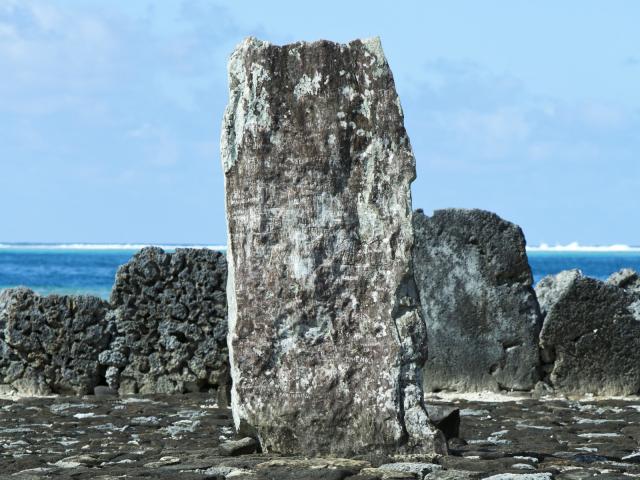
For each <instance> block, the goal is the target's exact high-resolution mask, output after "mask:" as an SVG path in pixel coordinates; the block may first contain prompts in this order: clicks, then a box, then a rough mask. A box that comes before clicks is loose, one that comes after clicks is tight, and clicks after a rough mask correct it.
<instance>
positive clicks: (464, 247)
mask: <svg viewBox="0 0 640 480" xmlns="http://www.w3.org/2000/svg"><path fill="white" fill-rule="evenodd" d="M413 226H414V232H415V246H414V250H413V256H414V268H415V275H416V284H417V287H418V291H419V292H420V302H421V305H422V313H423V315H424V318H425V321H426V324H427V342H428V352H429V358H428V360H427V363H426V365H425V369H424V385H425V389H428V390H435V391H437V390H442V389H448V390H457V391H474V390H498V389H507V390H512V389H514V390H528V389H531V388H532V387H533V386H534V384H535V382H536V381H537V380H538V368H539V355H538V346H537V343H538V332H539V331H540V312H539V308H538V303H537V301H536V296H535V292H534V290H533V287H532V282H533V277H532V275H531V268H530V267H529V263H528V260H527V253H526V250H525V239H524V235H523V233H522V230H521V229H520V228H519V227H518V226H517V225H514V224H513V223H510V222H507V221H505V220H503V219H501V218H500V217H498V216H497V215H495V214H493V213H490V212H486V211H483V210H464V209H446V210H438V211H436V212H435V213H434V214H433V216H431V217H428V216H426V215H425V214H424V213H422V211H420V210H418V211H416V212H415V214H414V217H413Z"/></svg>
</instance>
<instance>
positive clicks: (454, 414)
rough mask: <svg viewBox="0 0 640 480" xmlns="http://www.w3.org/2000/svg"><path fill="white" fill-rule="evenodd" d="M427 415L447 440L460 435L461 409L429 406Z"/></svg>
mask: <svg viewBox="0 0 640 480" xmlns="http://www.w3.org/2000/svg"><path fill="white" fill-rule="evenodd" d="M427 415H429V419H430V420H431V422H432V423H433V424H434V425H435V426H436V427H437V428H438V430H440V431H441V432H442V434H443V435H444V437H445V438H446V439H447V441H448V440H449V439H452V438H456V437H458V435H460V409H459V408H453V407H444V406H442V405H427Z"/></svg>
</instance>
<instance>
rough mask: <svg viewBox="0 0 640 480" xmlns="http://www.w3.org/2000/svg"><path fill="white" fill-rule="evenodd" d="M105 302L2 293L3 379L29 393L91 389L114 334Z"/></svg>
mask: <svg viewBox="0 0 640 480" xmlns="http://www.w3.org/2000/svg"><path fill="white" fill-rule="evenodd" d="M107 307H108V305H107V303H106V302H104V301H102V300H100V299H99V298H97V297H90V296H58V295H50V296H48V297H41V296H39V295H37V294H36V293H34V292H33V291H31V290H29V289H27V288H12V289H7V290H4V291H3V292H2V293H1V294H0V383H4V384H9V385H11V386H12V387H13V388H15V389H16V390H17V391H18V392H20V393H22V394H26V395H42V394H48V393H66V394H78V395H84V394H89V393H93V389H94V387H95V386H96V385H99V384H101V383H102V384H103V383H104V377H103V371H102V369H101V367H100V366H99V364H98V355H99V353H100V352H101V351H102V350H104V349H105V348H106V346H107V345H108V343H109V338H110V335H111V332H110V327H109V325H108V324H107V321H106V320H105V315H106V311H107Z"/></svg>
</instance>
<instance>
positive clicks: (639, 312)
mask: <svg viewBox="0 0 640 480" xmlns="http://www.w3.org/2000/svg"><path fill="white" fill-rule="evenodd" d="M627 310H629V313H631V315H633V318H634V319H636V320H637V321H638V322H640V299H638V300H636V301H635V302H633V303H632V304H631V305H629V306H628V307H627Z"/></svg>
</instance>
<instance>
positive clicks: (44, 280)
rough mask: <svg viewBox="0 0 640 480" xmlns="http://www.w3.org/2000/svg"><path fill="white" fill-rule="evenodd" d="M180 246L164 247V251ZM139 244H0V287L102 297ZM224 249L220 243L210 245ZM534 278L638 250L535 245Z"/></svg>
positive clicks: (638, 256) (611, 261)
mask: <svg viewBox="0 0 640 480" xmlns="http://www.w3.org/2000/svg"><path fill="white" fill-rule="evenodd" d="M178 247H180V245H165V246H163V248H164V249H165V250H167V251H171V250H174V249H175V248H178ZM140 248H142V245H86V244H74V245H70V244H66V245H46V244H41V245H34V244H0V289H3V288H8V287H15V286H19V285H22V286H26V287H29V288H32V289H33V290H35V291H36V292H38V293H41V294H49V293H62V294H78V293H84V294H92V295H98V296H100V297H102V298H108V297H109V293H110V291H111V287H112V285H113V280H114V277H115V274H116V271H117V269H118V267H119V266H120V265H122V264H123V263H126V262H127V261H128V260H129V259H130V258H131V256H132V255H133V254H134V253H136V252H137V251H138V250H139V249H140ZM208 248H213V249H216V250H224V247H222V246H211V247H208ZM528 256H529V263H530V264H531V269H532V271H533V275H534V279H535V281H536V282H537V281H539V280H540V279H541V278H542V277H544V276H545V275H550V274H555V273H558V272H560V271H562V270H567V269H571V268H579V269H581V270H582V271H583V273H584V274H585V275H588V276H591V277H595V278H599V279H606V278H607V277H608V276H609V275H610V274H611V273H613V272H615V271H617V270H619V269H621V268H625V267H629V268H633V269H635V270H638V271H640V248H632V247H621V246H618V247H579V246H575V245H574V246H573V247H546V246H544V247H542V248H540V247H538V248H533V249H531V250H530V251H529V252H528Z"/></svg>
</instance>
